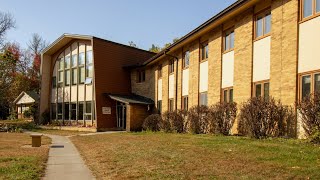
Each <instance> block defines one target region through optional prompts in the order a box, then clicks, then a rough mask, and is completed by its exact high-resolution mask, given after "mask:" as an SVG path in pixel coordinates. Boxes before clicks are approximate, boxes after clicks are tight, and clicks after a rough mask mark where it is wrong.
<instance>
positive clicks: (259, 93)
mask: <svg viewBox="0 0 320 180" xmlns="http://www.w3.org/2000/svg"><path fill="white" fill-rule="evenodd" d="M261 89H262V88H261V84H256V97H261V96H262V93H261Z"/></svg>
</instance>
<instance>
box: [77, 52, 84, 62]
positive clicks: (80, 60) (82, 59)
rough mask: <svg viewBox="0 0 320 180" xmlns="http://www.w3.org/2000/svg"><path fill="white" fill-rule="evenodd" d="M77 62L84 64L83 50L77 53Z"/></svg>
mask: <svg viewBox="0 0 320 180" xmlns="http://www.w3.org/2000/svg"><path fill="white" fill-rule="evenodd" d="M78 60H79V61H78V64H79V65H83V64H84V52H82V53H80V54H79V59H78Z"/></svg>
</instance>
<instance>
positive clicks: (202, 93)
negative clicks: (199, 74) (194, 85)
mask: <svg viewBox="0 0 320 180" xmlns="http://www.w3.org/2000/svg"><path fill="white" fill-rule="evenodd" d="M204 94H205V95H206V104H205V105H204V104H201V95H204ZM198 103H199V106H208V91H205V92H200V93H199V102H198Z"/></svg>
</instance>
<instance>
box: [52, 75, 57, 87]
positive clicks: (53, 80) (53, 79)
mask: <svg viewBox="0 0 320 180" xmlns="http://www.w3.org/2000/svg"><path fill="white" fill-rule="evenodd" d="M52 87H53V88H55V87H57V77H56V76H53V77H52Z"/></svg>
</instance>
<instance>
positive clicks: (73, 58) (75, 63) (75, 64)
mask: <svg viewBox="0 0 320 180" xmlns="http://www.w3.org/2000/svg"><path fill="white" fill-rule="evenodd" d="M77 61H78V56H77V55H76V54H74V55H72V61H71V62H72V67H76V66H77Z"/></svg>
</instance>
